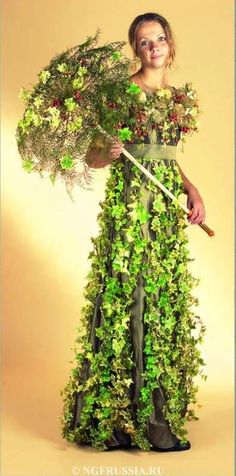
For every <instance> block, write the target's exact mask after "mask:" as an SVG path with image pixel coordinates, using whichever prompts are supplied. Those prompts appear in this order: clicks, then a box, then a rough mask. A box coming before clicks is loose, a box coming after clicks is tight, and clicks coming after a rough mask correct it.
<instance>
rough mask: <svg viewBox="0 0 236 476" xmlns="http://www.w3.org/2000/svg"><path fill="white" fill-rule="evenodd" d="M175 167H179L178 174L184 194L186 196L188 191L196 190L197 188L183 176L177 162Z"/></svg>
mask: <svg viewBox="0 0 236 476" xmlns="http://www.w3.org/2000/svg"><path fill="white" fill-rule="evenodd" d="M177 165H178V167H179V172H180V175H181V178H182V180H183V189H184V193H185V194H186V195H187V194H188V193H189V191H191V189H192V190H193V189H195V190H197V188H196V187H195V186H194V185H193V184H192V182H190V180H189V179H188V178H187V177H186V175H184V173H183V170H182V169H181V168H180V166H179V164H178V162H177Z"/></svg>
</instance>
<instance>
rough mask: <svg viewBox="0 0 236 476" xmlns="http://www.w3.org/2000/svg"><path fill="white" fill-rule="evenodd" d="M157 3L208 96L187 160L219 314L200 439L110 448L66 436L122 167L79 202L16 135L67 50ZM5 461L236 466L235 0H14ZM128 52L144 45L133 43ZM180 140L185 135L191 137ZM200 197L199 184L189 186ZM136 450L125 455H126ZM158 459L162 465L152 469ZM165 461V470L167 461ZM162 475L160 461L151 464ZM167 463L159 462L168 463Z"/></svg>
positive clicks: (8, 40)
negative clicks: (93, 255)
mask: <svg viewBox="0 0 236 476" xmlns="http://www.w3.org/2000/svg"><path fill="white" fill-rule="evenodd" d="M148 11H150V12H152V11H153V12H156V13H160V14H161V15H163V16H165V17H166V18H167V19H168V21H169V22H170V24H171V26H172V28H173V31H174V34H175V37H176V41H177V57H176V61H175V68H174V70H172V71H171V72H170V73H169V83H170V84H171V85H174V86H176V87H178V86H181V85H182V84H183V83H184V82H186V81H191V82H193V83H194V85H195V86H196V87H197V90H198V93H199V99H200V107H201V109H202V111H203V114H202V116H201V123H200V131H199V133H198V134H195V135H193V137H191V138H189V139H188V140H187V142H186V144H185V150H184V153H182V152H181V151H180V150H178V155H177V159H178V161H179V164H180V166H181V167H182V169H183V171H184V172H185V174H186V175H187V177H188V178H189V179H190V180H191V181H192V182H193V183H194V185H196V186H197V187H198V189H199V191H200V193H201V195H202V198H203V200H204V203H205V207H206V220H205V222H206V224H208V226H210V227H211V228H212V229H213V230H214V231H215V237H213V238H209V237H208V236H207V234H206V233H205V232H204V231H203V230H202V229H201V228H200V227H199V226H197V225H190V226H189V227H188V236H189V249H190V252H191V255H192V257H193V258H195V259H194V261H193V262H192V263H191V270H192V272H193V274H194V276H196V277H199V278H200V279H201V282H200V284H199V285H198V288H197V290H196V291H195V294H196V295H197V296H198V298H199V301H200V306H199V307H198V308H197V310H198V314H200V315H201V317H202V319H203V321H204V323H205V325H206V326H207V334H206V337H205V342H204V344H203V345H202V353H203V356H204V358H205V359H206V361H207V369H206V371H207V373H208V378H207V380H206V382H204V381H201V380H200V381H199V382H198V380H196V383H199V384H200V390H199V393H198V399H199V403H200V404H202V405H203V406H202V407H201V408H199V409H197V414H198V415H199V417H200V420H199V421H196V422H191V423H189V424H188V425H187V428H188V429H189V439H190V441H191V443H192V448H191V450H190V451H186V452H180V453H166V454H165V453H163V454H161V453H154V452H151V453H144V452H141V451H135V452H132V453H128V452H123V451H122V452H116V453H109V454H107V453H100V452H98V451H97V450H96V449H94V448H88V449H86V450H85V449H82V448H80V447H76V446H73V445H71V444H69V443H67V442H66V441H65V440H62V438H61V437H60V433H59V424H58V421H57V418H58V415H59V414H60V412H61V407H62V401H61V397H60V394H59V392H60V389H61V388H62V387H63V386H64V385H65V384H66V382H67V380H68V375H69V370H70V368H71V363H70V361H71V360H72V358H73V350H72V347H73V342H74V338H75V328H76V327H77V325H78V324H79V320H80V309H81V305H82V302H83V297H82V292H83V287H84V285H85V276H86V274H87V272H88V270H89V264H90V263H89V260H88V259H87V257H88V253H89V251H90V250H91V249H92V243H91V241H90V237H92V236H95V235H96V233H97V232H98V226H97V222H96V217H97V214H98V213H99V211H100V207H99V201H100V200H103V198H104V186H105V180H106V178H107V177H108V174H109V169H108V168H106V169H103V170H98V171H96V172H95V175H94V191H93V192H89V191H83V190H78V191H77V192H76V203H73V202H72V201H71V200H70V198H69V196H68V195H67V193H66V191H65V187H64V185H63V184H62V183H60V182H58V183H56V185H55V186H54V187H53V186H52V185H51V183H50V181H49V180H46V179H45V180H42V179H41V178H40V177H39V176H36V175H35V176H34V175H33V174H31V175H30V174H27V173H26V172H25V171H23V169H22V168H21V161H20V157H19V154H18V151H17V146H16V141H15V129H16V126H17V123H18V121H19V120H20V118H21V117H22V114H23V110H24V105H23V103H22V102H21V100H20V99H18V94H19V90H20V88H21V87H23V86H24V87H26V88H30V87H31V85H33V84H35V82H37V80H38V77H37V74H38V73H39V72H40V71H41V69H42V68H43V67H45V66H46V65H47V64H48V63H49V61H50V59H51V58H52V57H53V56H54V55H55V54H58V53H60V52H61V51H64V50H65V49H67V48H69V47H72V46H74V45H76V44H79V43H82V42H84V41H85V39H86V37H87V36H88V35H93V34H94V33H95V31H96V28H97V27H98V26H99V27H100V28H101V30H102V32H101V36H100V41H99V44H102V43H104V42H109V41H118V40H125V41H127V40H128V38H127V32H128V28H129V25H130V23H131V22H132V21H133V19H134V18H135V17H136V16H137V15H139V14H141V13H145V12H148ZM2 15H3V27H2V45H3V46H2V127H3V131H4V133H3V136H2V243H3V247H2V252H3V254H2V257H3V260H2V263H3V320H2V335H3V339H2V367H3V368H2V377H3V378H2V384H3V385H2V453H3V458H2V474H3V475H4V476H22V475H24V476H42V475H44V476H67V475H71V474H79V472H80V474H84V473H83V471H84V470H83V465H87V466H90V467H91V466H93V467H94V468H95V469H94V470H93V471H94V474H98V473H95V471H96V467H98V469H97V471H98V470H99V467H101V466H104V465H105V466H109V465H110V466H112V467H113V471H115V470H114V467H115V466H119V465H121V464H123V465H127V466H130V467H132V468H133V469H131V470H130V471H135V467H136V470H137V468H139V467H140V466H144V467H146V468H148V467H149V466H160V471H162V473H161V474H163V475H164V476H166V475H168V476H180V475H181V476H229V475H231V474H233V439H232V436H233V416H232V409H233V331H234V329H233V238H234V237H233V185H234V182H233V172H234V170H233V149H234V140H233V139H234V138H233V126H234V124H233V95H234V88H233V2H232V1H231V0H221V1H220V0H218V1H217V2H216V1H215V0H204V1H200V2H199V0H178V1H174V0H165V2H156V1H148V2H147V1H146V0H145V1H144V0H143V1H137V0H136V1H134V0H129V1H124V0H119V1H116V2H109V1H108V0H100V1H91V0H87V1H86V2H82V1H78V0H5V1H3V2H2ZM124 52H125V53H127V54H128V55H129V56H130V57H131V54H132V53H131V49H130V47H129V45H128V44H127V46H126V47H125V48H124ZM179 147H180V146H179ZM182 201H184V202H185V201H186V196H182ZM121 457H122V460H121ZM146 471H148V469H146ZM156 471H157V470H156ZM146 474H148V473H146ZM156 474H158V473H156Z"/></svg>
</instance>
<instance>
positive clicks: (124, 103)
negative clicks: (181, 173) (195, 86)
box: [16, 29, 214, 236]
mask: <svg viewBox="0 0 236 476" xmlns="http://www.w3.org/2000/svg"><path fill="white" fill-rule="evenodd" d="M99 35H100V29H97V32H96V34H95V36H94V37H88V38H87V40H86V41H85V43H83V44H80V45H77V46H75V47H73V48H70V49H67V50H66V51H65V52H63V53H61V54H59V55H56V56H55V57H54V58H52V60H51V61H50V64H49V65H48V66H46V67H45V68H43V70H42V71H41V72H40V73H39V74H38V76H39V82H38V83H37V84H36V86H34V87H33V90H32V91H30V90H27V89H25V88H22V89H21V93H20V98H21V99H22V100H23V101H24V102H25V103H26V108H25V111H24V115H23V119H21V120H20V121H19V123H18V126H17V130H16V140H17V146H18V150H19V153H20V156H21V158H22V165H23V168H24V169H25V170H26V171H28V172H33V171H34V172H38V173H39V174H40V176H41V177H43V176H45V175H46V176H48V177H49V179H50V180H51V182H52V183H53V184H54V183H55V180H56V179H61V180H62V181H64V182H65V185H66V190H67V192H68V193H69V195H70V197H71V199H73V197H72V189H73V187H74V186H75V185H79V186H80V187H82V188H85V189H88V190H91V189H92V188H91V184H92V181H93V174H94V169H93V168H92V167H90V166H89V165H88V163H87V162H86V156H87V153H88V150H89V147H90V146H91V144H92V143H93V142H94V141H95V142H96V140H97V138H98V137H99V135H100V137H101V135H102V137H103V138H104V139H103V149H104V151H105V152H106V151H107V150H108V149H109V147H110V145H111V143H112V142H113V140H114V138H117V139H120V140H121V141H123V142H124V141H131V143H132V142H133V137H135V134H136V133H137V134H138V135H139V137H140V128H139V127H138V126H137V117H141V116H142V111H144V110H145V104H144V97H143V93H142V92H141V90H140V88H139V87H138V86H137V85H136V84H135V83H130V80H129V73H130V68H132V66H133V65H134V63H135V61H134V60H130V59H128V58H127V57H126V56H125V55H124V54H123V53H122V52H121V49H122V47H123V46H124V44H125V43H126V42H124V41H119V42H113V43H108V44H107V43H106V44H105V45H103V46H100V47H97V48H95V45H96V43H97V41H98V37H99ZM181 92H182V97H183V98H184V100H185V102H184V105H185V112H186V110H187V109H188V112H189V111H191V110H192V111H193V112H194V111H195V114H196V111H197V108H196V103H195V102H194V100H195V97H194V96H191V94H193V92H192V90H191V87H189V85H188V84H186V87H185V89H183V90H182V91H180V96H179V98H181ZM140 93H141V94H140ZM160 93H161V92H160ZM144 95H145V94H144ZM164 96H165V95H164ZM164 96H163V97H161V94H159V96H158V97H156V99H157V107H156V108H155V107H154V108H148V104H147V111H151V116H150V117H149V127H150V124H151V121H152V120H154V121H156V123H157V122H158V120H159V127H160V128H163V132H164V137H165V141H167V140H168V134H169V135H170V134H171V136H172V137H173V134H174V133H175V129H176V127H173V126H172V124H174V121H173V120H172V121H171V130H170V132H168V131H167V129H166V124H167V117H166V109H165V107H164V106H165V102H164V99H165V97H164ZM179 100H180V99H179ZM178 105H179V106H182V107H183V104H180V103H179V104H178ZM174 106H175V105H174ZM158 109H159V111H162V116H161V118H160V117H158V118H157V114H156V113H157V112H159V111H158ZM183 109H184V107H183ZM131 110H132V111H133V113H134V116H132V114H131V115H130V111H131ZM173 112H175V111H173ZM177 116H179V117H180V119H181V120H182V139H183V141H184V135H185V134H186V135H187V133H191V132H192V131H193V130H197V127H196V121H195V118H194V117H193V115H192V116H191V114H188V115H187V116H186V115H185V117H184V120H185V121H186V117H190V121H189V123H187V124H186V123H184V122H183V115H182V116H181V114H180V110H177V115H176V117H177ZM173 117H174V115H172V119H173ZM186 126H187V127H186ZM142 133H143V134H144V135H143V137H145V127H143V125H142V128H141V134H142ZM123 154H124V155H125V156H126V157H127V158H128V159H129V160H131V161H132V162H133V163H134V164H135V165H136V166H137V167H139V169H140V170H142V171H143V172H144V173H145V174H146V175H147V176H148V177H149V178H150V179H151V180H152V181H153V182H155V184H156V185H157V186H158V187H159V188H161V189H162V190H163V191H164V192H165V193H166V194H167V195H168V196H169V197H170V198H171V199H172V200H175V201H176V197H175V196H174V195H173V194H172V193H171V192H170V191H169V190H168V189H167V188H166V187H164V185H163V184H161V183H160V182H159V181H158V180H157V179H156V178H155V177H154V176H152V175H151V174H150V173H149V172H148V171H147V170H146V169H145V168H144V167H143V166H142V165H141V164H140V163H139V162H138V161H137V160H136V159H135V158H134V157H133V156H132V155H131V154H130V153H129V152H128V151H127V150H126V149H125V148H123ZM178 203H179V202H178ZM179 205H180V206H181V208H182V209H183V210H184V211H185V212H186V213H187V214H188V215H189V214H191V211H190V210H189V209H188V208H187V207H185V206H184V205H183V204H181V203H179ZM199 226H200V227H201V228H202V229H203V230H204V231H206V232H207V233H208V235H209V236H213V235H214V232H213V231H212V230H210V229H209V227H207V226H206V225H205V224H199Z"/></svg>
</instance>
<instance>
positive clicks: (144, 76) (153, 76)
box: [137, 67, 168, 90]
mask: <svg viewBox="0 0 236 476" xmlns="http://www.w3.org/2000/svg"><path fill="white" fill-rule="evenodd" d="M137 74H138V76H139V78H140V80H141V82H142V83H143V85H144V86H145V87H146V88H148V89H150V90H155V89H160V88H165V87H168V82H167V79H166V78H165V76H164V75H163V72H162V71H159V70H151V69H148V68H143V67H141V68H140V70H139V71H138V72H137Z"/></svg>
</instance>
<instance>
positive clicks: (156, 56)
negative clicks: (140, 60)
mask: <svg viewBox="0 0 236 476" xmlns="http://www.w3.org/2000/svg"><path fill="white" fill-rule="evenodd" d="M161 56H162V55H155V56H151V59H154V58H160V57H161Z"/></svg>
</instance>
